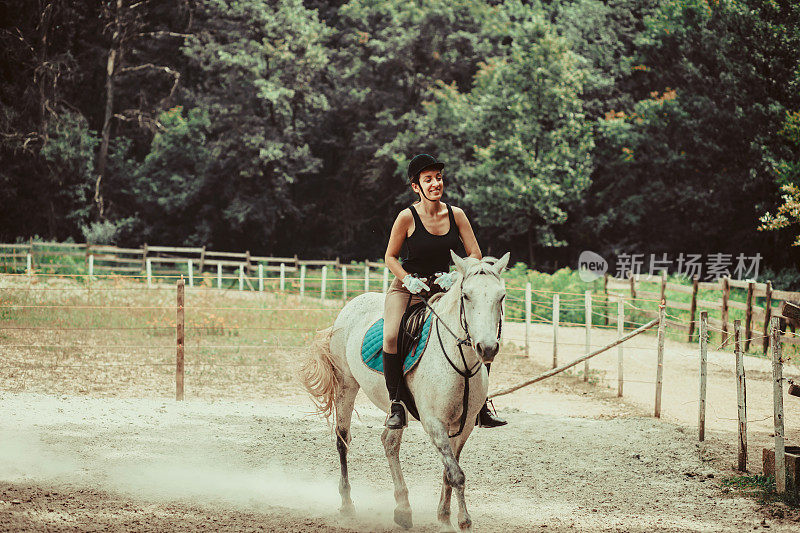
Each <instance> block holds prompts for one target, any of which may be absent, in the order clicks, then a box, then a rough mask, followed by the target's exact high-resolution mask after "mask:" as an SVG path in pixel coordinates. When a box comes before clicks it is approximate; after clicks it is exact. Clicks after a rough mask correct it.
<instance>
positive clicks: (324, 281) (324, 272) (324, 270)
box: [319, 265, 328, 302]
mask: <svg viewBox="0 0 800 533" xmlns="http://www.w3.org/2000/svg"><path fill="white" fill-rule="evenodd" d="M327 282H328V267H327V266H324V265H323V267H322V284H321V286H320V288H319V298H320V300H322V301H323V302H324V301H325V288H326V287H325V286H326V285H327Z"/></svg>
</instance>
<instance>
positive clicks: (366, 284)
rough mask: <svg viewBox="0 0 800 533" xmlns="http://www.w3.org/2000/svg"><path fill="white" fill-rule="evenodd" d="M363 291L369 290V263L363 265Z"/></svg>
mask: <svg viewBox="0 0 800 533" xmlns="http://www.w3.org/2000/svg"><path fill="white" fill-rule="evenodd" d="M364 292H369V265H367V266H365V267H364Z"/></svg>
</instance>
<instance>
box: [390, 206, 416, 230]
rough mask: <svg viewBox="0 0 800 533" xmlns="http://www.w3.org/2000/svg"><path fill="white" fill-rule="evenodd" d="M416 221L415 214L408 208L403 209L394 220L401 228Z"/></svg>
mask: <svg viewBox="0 0 800 533" xmlns="http://www.w3.org/2000/svg"><path fill="white" fill-rule="evenodd" d="M413 223H414V215H412V214H411V211H409V210H408V209H403V210H402V211H400V212H399V213H398V214H397V218H396V219H395V220H394V224H395V226H399V227H401V228H408V227H409V226H411V224H413Z"/></svg>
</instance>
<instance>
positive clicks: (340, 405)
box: [336, 377, 358, 515]
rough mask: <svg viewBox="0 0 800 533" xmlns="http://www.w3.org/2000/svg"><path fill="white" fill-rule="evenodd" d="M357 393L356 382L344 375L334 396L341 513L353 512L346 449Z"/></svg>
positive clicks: (349, 437) (349, 438) (348, 442)
mask: <svg viewBox="0 0 800 533" xmlns="http://www.w3.org/2000/svg"><path fill="white" fill-rule="evenodd" d="M357 393H358V382H356V380H355V379H353V378H352V377H346V378H345V379H344V380H343V382H342V385H341V392H340V394H339V395H338V397H337V398H336V449H337V450H338V451H339V466H340V467H341V474H342V476H341V478H340V480H339V494H340V495H341V497H342V507H341V508H340V509H339V510H340V511H341V512H342V514H345V515H352V514H354V513H355V507H353V500H352V499H350V479H349V478H348V476H347V449H348V448H349V445H350V440H351V436H350V420H351V419H352V416H353V406H354V405H355V401H356V394H357Z"/></svg>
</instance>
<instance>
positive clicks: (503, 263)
mask: <svg viewBox="0 0 800 533" xmlns="http://www.w3.org/2000/svg"><path fill="white" fill-rule="evenodd" d="M510 258H511V252H506V253H505V255H504V256H503V257H501V258H500V259H498V260H497V262H496V263H495V264H494V265H492V268H494V270H495V272H497V275H498V276H499V275H500V274H502V273H503V270H505V269H506V267H507V266H508V260H509V259H510Z"/></svg>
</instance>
